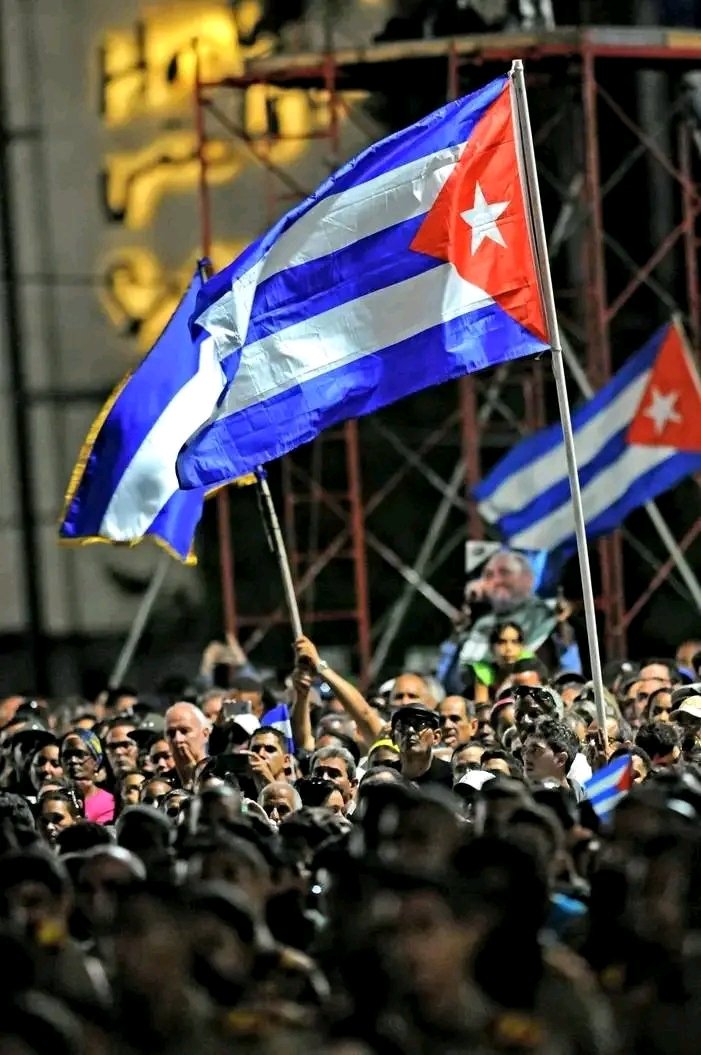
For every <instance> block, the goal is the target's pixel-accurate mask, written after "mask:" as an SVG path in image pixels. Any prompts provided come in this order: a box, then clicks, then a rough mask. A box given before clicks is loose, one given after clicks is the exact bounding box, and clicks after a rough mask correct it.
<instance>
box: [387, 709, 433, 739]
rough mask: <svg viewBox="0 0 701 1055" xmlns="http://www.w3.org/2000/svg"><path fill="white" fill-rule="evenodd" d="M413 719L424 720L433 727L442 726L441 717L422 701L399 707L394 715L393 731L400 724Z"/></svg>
mask: <svg viewBox="0 0 701 1055" xmlns="http://www.w3.org/2000/svg"><path fill="white" fill-rule="evenodd" d="M412 721H423V722H424V723H425V724H426V725H428V726H429V727H430V728H432V729H438V728H440V724H441V722H440V718H439V717H438V715H437V714H436V712H435V711H432V710H431V709H430V708H429V707H425V706H424V705H423V704H422V703H410V704H407V705H406V706H405V707H399V708H398V709H397V710H396V711H395V712H394V714H393V715H392V732H394V730H395V728H396V726H397V725H399V724H405V723H406V724H408V723H409V722H412Z"/></svg>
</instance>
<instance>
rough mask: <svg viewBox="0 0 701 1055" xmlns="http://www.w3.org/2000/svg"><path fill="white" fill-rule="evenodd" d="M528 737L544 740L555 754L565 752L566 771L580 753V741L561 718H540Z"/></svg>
mask: <svg viewBox="0 0 701 1055" xmlns="http://www.w3.org/2000/svg"><path fill="white" fill-rule="evenodd" d="M527 735H528V736H529V737H530V736H533V737H535V738H536V739H538V740H542V741H543V743H546V744H547V745H548V747H549V748H550V750H551V751H552V752H553V754H560V753H561V752H563V751H564V752H565V755H566V757H567V762H566V765H565V769H569V768H570V766H571V765H572V763H573V762H574V760H575V757H576V755H577V752H578V751H579V740H578V739H577V737H576V736H575V735H574V733H573V732H572V730H571V729H570V728H569V726H568V725H566V724H565V722H563V721H561V720H560V719H559V718H550V717H544V718H539V719H538V720H537V721H536V723H535V725H534V726H533V728H532V729H531V730H529V732H528V734H527Z"/></svg>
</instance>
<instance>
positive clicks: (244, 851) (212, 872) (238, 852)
mask: <svg viewBox="0 0 701 1055" xmlns="http://www.w3.org/2000/svg"><path fill="white" fill-rule="evenodd" d="M290 816H291V817H293V816H297V812H294V813H293V814H292V815H290ZM285 823H287V819H284V820H282V822H281V824H280V827H281V828H282V827H283V825H284V824H285ZM251 836H252V833H251V832H250V831H249V832H248V833H246V832H245V831H241V833H240V834H231V833H228V832H225V831H221V832H217V834H216V838H212V839H210V840H204V841H203V840H202V839H198V840H197V841H196V842H195V843H193V844H192V845H191V846H190V847H187V846H186V853H187V856H188V869H187V874H188V879H190V880H198V881H202V882H208V883H225V884H226V885H227V886H228V887H229V888H230V889H239V890H242V891H243V892H244V894H245V895H246V896H247V897H249V898H250V899H251V902H252V903H253V904H254V905H255V906H256V907H257V909H258V911H262V909H263V906H264V905H265V901H266V898H267V896H268V894H269V893H270V882H271V869H270V865H269V864H268V862H267V861H266V858H265V856H264V854H263V852H262V850H261V848H260V846H259V845H258V840H257V839H256V838H255V837H253V838H252V837H251Z"/></svg>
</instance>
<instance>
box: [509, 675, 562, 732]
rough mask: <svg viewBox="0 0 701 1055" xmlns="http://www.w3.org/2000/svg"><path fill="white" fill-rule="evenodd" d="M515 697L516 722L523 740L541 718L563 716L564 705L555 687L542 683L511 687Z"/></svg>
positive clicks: (511, 692)
mask: <svg viewBox="0 0 701 1055" xmlns="http://www.w3.org/2000/svg"><path fill="white" fill-rule="evenodd" d="M510 694H511V696H512V697H513V699H514V701H515V702H514V722H515V725H516V728H517V729H518V734H519V736H520V737H521V740H523V739H524V737H525V736H526V735H527V733H528V731H529V730H530V729H531V728H532V727H533V725H534V724H535V722H537V721H538V719H539V718H543V717H548V718H562V715H563V713H564V707H563V706H562V700H561V698H560V696H559V695H558V693H556V692H555V690H554V689H550V688H547V687H544V686H540V685H533V686H530V685H521V686H514V687H513V688H512V689H510Z"/></svg>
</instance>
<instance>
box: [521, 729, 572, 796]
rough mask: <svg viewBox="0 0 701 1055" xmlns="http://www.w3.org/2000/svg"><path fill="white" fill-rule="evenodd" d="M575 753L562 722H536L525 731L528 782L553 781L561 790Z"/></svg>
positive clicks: (569, 730) (524, 750)
mask: <svg viewBox="0 0 701 1055" xmlns="http://www.w3.org/2000/svg"><path fill="white" fill-rule="evenodd" d="M578 750H579V744H578V742H577V738H576V737H575V735H574V733H573V732H572V730H571V729H570V728H569V727H568V726H567V725H566V724H565V723H564V722H563V721H561V720H560V719H558V718H549V717H543V718H539V719H538V720H537V721H536V722H535V724H534V725H532V726H531V727H530V728H529V730H528V732H527V733H526V736H525V740H524V744H523V764H524V769H525V773H526V776H527V777H528V779H529V780H530V781H547V780H553V781H556V782H557V783H558V784H562V785H563V786H564V785H566V783H567V771H568V770H569V768H570V766H571V765H572V763H573V762H574V760H575V756H576V755H577V751H578Z"/></svg>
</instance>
